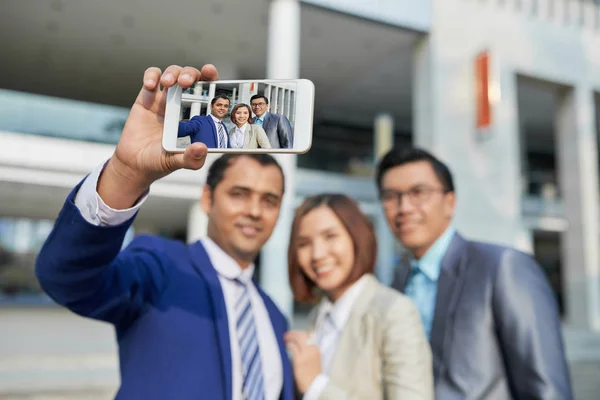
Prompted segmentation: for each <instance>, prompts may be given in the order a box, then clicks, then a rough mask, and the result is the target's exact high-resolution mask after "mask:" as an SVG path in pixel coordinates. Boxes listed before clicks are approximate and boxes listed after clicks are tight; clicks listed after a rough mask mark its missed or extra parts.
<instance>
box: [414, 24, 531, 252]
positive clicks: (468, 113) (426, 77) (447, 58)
mask: <svg viewBox="0 0 600 400" xmlns="http://www.w3.org/2000/svg"><path fill="white" fill-rule="evenodd" d="M446 36H447V35H445V34H444V36H441V35H440V33H435V32H433V33H432V34H430V35H428V36H427V37H426V38H423V39H421V40H420V41H419V42H418V43H417V45H416V46H415V52H414V67H413V82H414V86H413V105H414V108H413V110H414V111H413V112H414V114H413V143H415V145H416V146H419V147H422V148H425V149H427V150H429V151H431V152H432V153H433V154H434V155H435V156H437V157H438V158H440V159H441V160H442V161H443V162H444V163H446V165H447V166H448V167H449V168H450V170H451V172H452V174H453V176H454V180H455V187H456V195H457V210H456V214H455V218H454V224H455V226H456V228H457V229H458V230H459V231H460V232H462V233H463V234H464V235H465V236H467V237H471V238H474V239H478V240H483V241H488V242H494V243H498V244H504V245H509V246H513V247H517V248H520V249H524V250H528V249H530V248H531V244H530V243H529V240H527V237H528V235H527V231H526V230H525V229H524V227H523V223H522V218H521V198H522V191H521V166H520V161H521V157H520V150H519V147H520V146H519V143H520V140H519V123H518V104H517V81H516V76H515V73H514V71H513V70H512V69H511V67H510V65H508V64H507V63H503V54H502V52H501V51H500V50H499V49H496V48H491V49H490V54H491V65H492V68H491V69H492V71H491V80H492V82H493V84H494V85H496V86H497V87H499V88H500V90H499V92H500V93H501V96H502V97H501V99H498V100H500V101H496V102H495V103H494V104H493V106H492V113H493V114H492V118H493V119H492V126H491V128H490V129H489V131H488V132H487V133H486V134H485V135H483V136H481V135H478V132H477V130H476V109H475V103H476V102H475V93H476V88H475V82H474V81H475V79H474V78H475V68H474V62H475V57H476V54H477V53H478V52H479V51H480V50H482V49H480V48H460V49H458V50H457V49H456V46H448V45H447V43H448V40H449V39H448V38H447V37H446ZM490 226H493V227H494V229H489V227H490Z"/></svg>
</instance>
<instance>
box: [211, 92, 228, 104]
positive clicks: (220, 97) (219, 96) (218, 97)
mask: <svg viewBox="0 0 600 400" xmlns="http://www.w3.org/2000/svg"><path fill="white" fill-rule="evenodd" d="M217 99H225V100H227V101H228V102H229V104H231V100H229V97H227V96H226V95H224V94H223V93H220V94H218V95H216V96H215V97H213V98H212V100H211V101H210V105H211V106H214V105H215V103H216V102H217Z"/></svg>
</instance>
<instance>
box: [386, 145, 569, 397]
mask: <svg viewBox="0 0 600 400" xmlns="http://www.w3.org/2000/svg"><path fill="white" fill-rule="evenodd" d="M377 185H378V189H379V193H380V197H381V201H382V206H383V210H384V212H385V215H386V218H387V221H388V223H389V225H390V227H391V229H392V231H393V233H394V235H395V236H396V238H397V239H398V240H399V241H400V243H401V244H402V245H403V247H404V248H405V249H406V250H407V257H406V260H405V262H403V264H404V265H402V266H401V267H400V268H399V269H398V271H397V273H396V277H395V279H394V282H393V284H392V286H393V287H394V288H395V289H397V290H399V291H401V292H403V293H405V294H406V295H408V296H409V297H411V298H412V299H413V301H414V303H415V304H416V306H417V308H418V309H419V312H420V314H421V318H422V321H423V324H424V327H425V331H426V333H427V336H428V337H429V342H430V345H431V348H432V353H433V356H434V357H433V359H434V378H435V390H436V399H438V400H445V399H466V398H468V399H485V400H493V399H525V398H527V399H572V390H571V382H570V378H569V371H568V367H567V363H566V357H565V353H564V346H563V340H562V335H561V327H560V320H559V313H558V307H557V302H556V299H555V298H554V295H553V293H552V290H551V289H550V286H549V284H548V282H547V279H546V276H545V275H544V273H543V272H542V270H541V268H540V267H539V265H537V263H536V262H535V261H534V260H533V259H532V258H531V257H529V256H528V255H526V254H523V253H521V252H519V251H517V250H515V249H511V248H507V247H501V246H498V245H493V244H486V243H481V242H475V241H470V240H467V239H465V238H463V236H461V235H460V234H459V233H458V232H456V230H455V229H454V227H453V226H452V223H451V221H452V217H453V214H454V209H455V202H456V197H455V191H454V184H453V179H452V174H451V172H450V170H449V169H448V168H447V167H446V165H444V164H443V163H442V162H441V161H439V160H438V159H437V158H435V157H434V156H433V155H431V154H430V153H428V152H426V151H424V150H421V149H414V148H401V149H393V150H391V151H390V152H389V153H387V154H386V155H385V156H384V157H383V159H382V160H381V161H380V163H379V165H378V168H377ZM490 229H493V227H492V226H490Z"/></svg>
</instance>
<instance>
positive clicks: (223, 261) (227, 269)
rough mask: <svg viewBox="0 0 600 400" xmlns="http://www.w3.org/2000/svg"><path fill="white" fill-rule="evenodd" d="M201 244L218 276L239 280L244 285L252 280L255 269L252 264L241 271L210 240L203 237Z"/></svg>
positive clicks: (236, 264) (235, 263) (234, 262)
mask: <svg viewBox="0 0 600 400" xmlns="http://www.w3.org/2000/svg"><path fill="white" fill-rule="evenodd" d="M201 242H202V244H203V245H204V248H205V249H206V252H207V253H208V257H209V258H210V261H211V264H212V265H213V267H214V269H215V270H216V271H217V273H218V274H219V275H220V276H222V277H224V278H227V279H230V280H235V279H239V280H240V281H242V282H244V283H246V284H247V283H249V282H250V281H251V280H252V277H253V275H254V268H255V265H254V263H252V264H250V265H249V266H248V268H246V269H243V270H242V268H241V267H240V266H239V264H238V263H237V262H236V261H235V260H234V259H233V258H231V256H230V255H229V254H227V253H225V252H224V251H223V249H221V248H220V247H219V246H218V245H217V244H216V243H215V242H214V241H213V240H212V239H211V238H209V237H203V238H202V239H201Z"/></svg>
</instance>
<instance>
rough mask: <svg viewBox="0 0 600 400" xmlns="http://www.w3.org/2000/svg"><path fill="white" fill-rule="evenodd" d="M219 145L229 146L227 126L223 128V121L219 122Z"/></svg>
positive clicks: (222, 146)
mask: <svg viewBox="0 0 600 400" xmlns="http://www.w3.org/2000/svg"><path fill="white" fill-rule="evenodd" d="M217 147H221V148H225V147H227V145H225V128H223V123H222V122H219V143H218V144H217Z"/></svg>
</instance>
